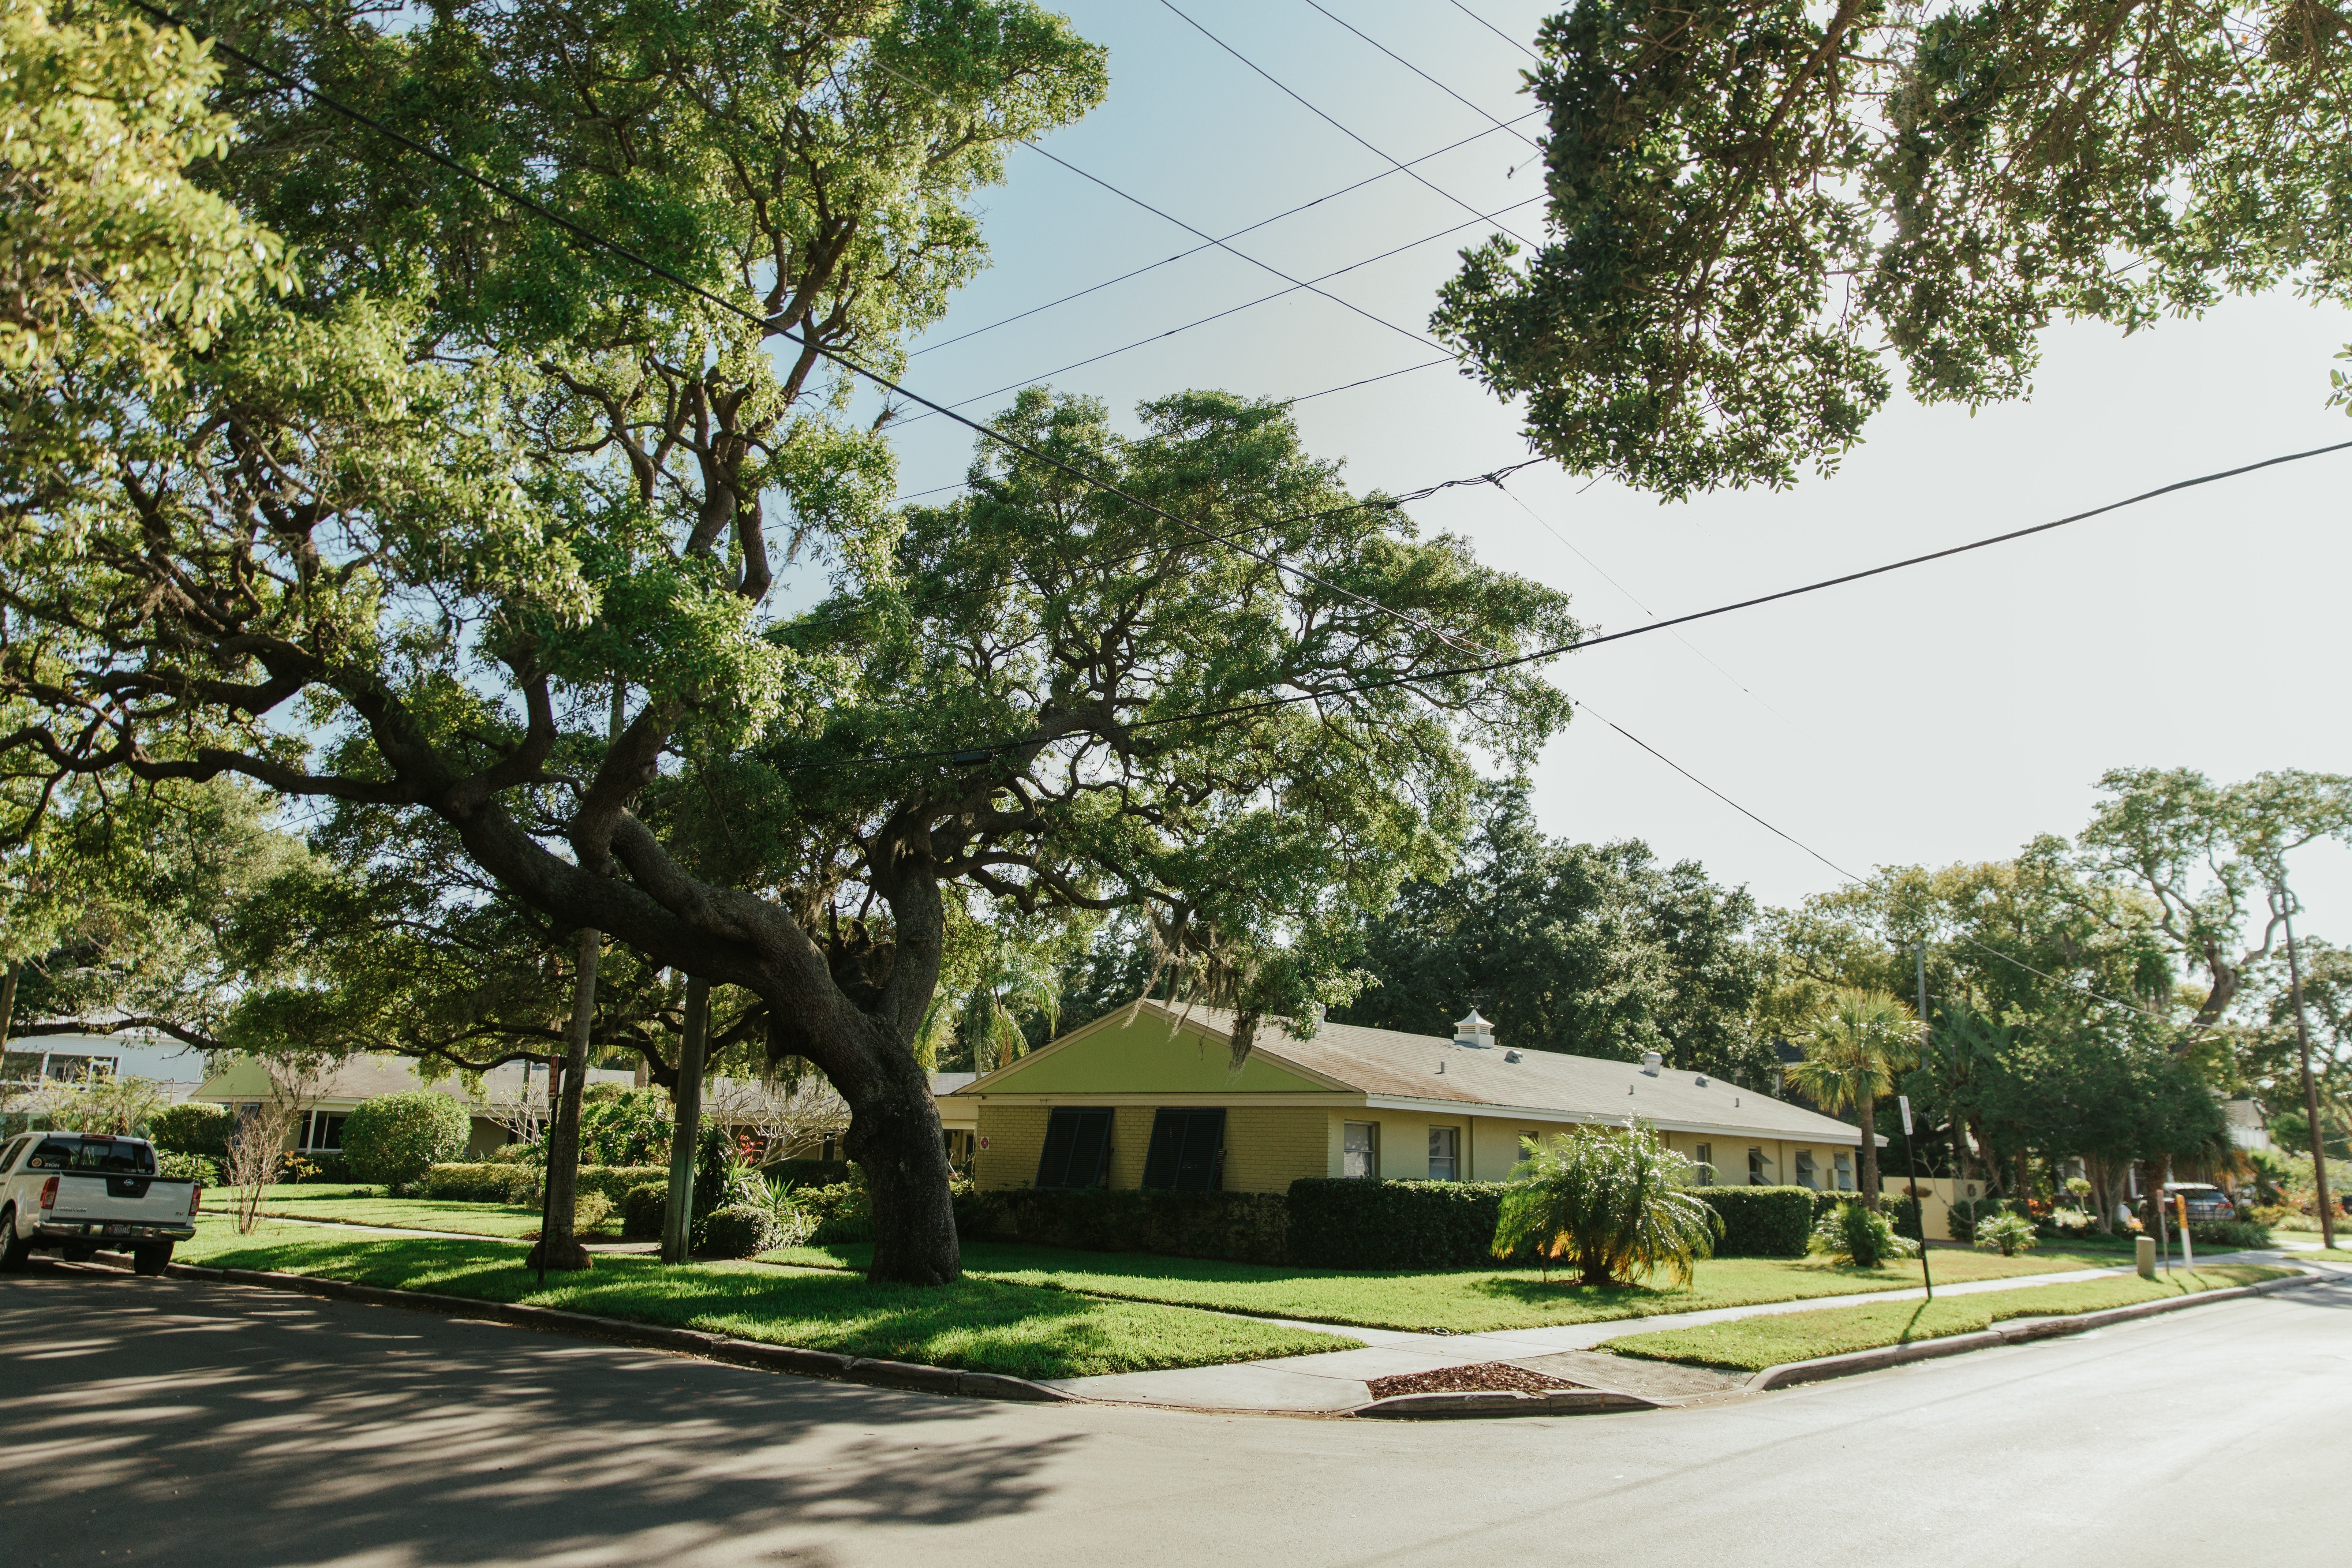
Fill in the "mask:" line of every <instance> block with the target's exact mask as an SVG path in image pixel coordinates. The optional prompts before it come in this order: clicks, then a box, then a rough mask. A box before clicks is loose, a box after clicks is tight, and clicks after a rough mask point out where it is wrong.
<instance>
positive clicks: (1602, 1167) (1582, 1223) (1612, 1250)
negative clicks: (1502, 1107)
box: [1493, 1126, 1723, 1286]
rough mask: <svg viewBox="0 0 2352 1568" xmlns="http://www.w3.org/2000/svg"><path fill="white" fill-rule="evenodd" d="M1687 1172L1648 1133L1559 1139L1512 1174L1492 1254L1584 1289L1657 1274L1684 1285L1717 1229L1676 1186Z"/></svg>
mask: <svg viewBox="0 0 2352 1568" xmlns="http://www.w3.org/2000/svg"><path fill="white" fill-rule="evenodd" d="M1695 1168H1696V1167H1695V1165H1694V1163H1693V1162H1692V1161H1690V1160H1689V1159H1687V1158H1686V1157H1685V1156H1683V1155H1681V1154H1677V1153H1675V1152H1674V1151H1673V1150H1671V1149H1669V1148H1667V1147H1666V1146H1665V1145H1664V1143H1663V1142H1659V1140H1658V1135H1657V1133H1655V1132H1654V1131H1651V1130H1650V1129H1649V1128H1647V1127H1642V1126H1633V1127H1629V1128H1627V1129H1626V1130H1625V1131H1622V1132H1620V1131H1612V1130H1611V1129H1607V1128H1601V1127H1579V1128H1577V1129H1575V1130H1574V1131H1570V1132H1566V1133H1562V1134H1560V1135H1559V1136H1558V1137H1555V1138H1552V1139H1550V1140H1549V1141H1548V1142H1544V1143H1543V1144H1541V1145H1539V1146H1538V1147H1537V1148H1535V1149H1533V1150H1532V1151H1531V1152H1529V1153H1528V1157H1527V1158H1526V1159H1525V1160H1523V1161H1521V1162H1520V1163H1519V1164H1518V1166H1517V1168H1516V1169H1515V1170H1513V1172H1512V1173H1511V1181H1510V1183H1509V1184H1508V1185H1507V1187H1506V1188H1505V1189H1504V1192H1503V1201H1502V1204H1501V1205H1500V1207H1499V1211H1498V1214H1497V1216H1496V1224H1495V1239H1494V1243H1493V1252H1494V1255H1495V1256H1496V1257H1497V1258H1511V1257H1515V1256H1517V1255H1520V1254H1523V1253H1525V1252H1528V1251H1530V1250H1531V1251H1533V1252H1534V1254H1535V1255H1536V1257H1537V1258H1540V1259H1541V1260H1542V1261H1543V1263H1544V1268H1545V1272H1546V1274H1549V1272H1550V1266H1551V1265H1552V1263H1554V1262H1559V1263H1562V1264H1567V1265H1571V1266H1573V1267H1574V1268H1575V1269H1576V1270H1577V1273H1578V1276H1579V1279H1580V1283H1582V1284H1585V1285H1614V1284H1620V1283H1622V1282H1624V1281H1627V1280H1630V1279H1632V1278H1633V1276H1635V1275H1636V1274H1640V1275H1644V1276H1646V1275H1652V1274H1656V1273H1660V1272H1663V1273H1664V1274H1665V1276H1666V1277H1667V1278H1668V1279H1672V1280H1673V1281H1674V1282H1675V1284H1677V1285H1683V1286H1687V1285H1689V1284H1690V1282H1691V1264H1692V1261H1693V1260H1694V1259H1695V1258H1705V1257H1706V1256H1707V1255H1708V1254H1709V1253H1710V1252H1711V1251H1713V1250H1714V1247H1715V1238H1716V1237H1717V1235H1719V1234H1720V1233H1721V1232H1722V1230H1723V1221H1722V1220H1721V1219H1719V1218H1717V1216H1716V1213H1715V1211H1714V1210H1713V1209H1712V1208H1709V1207H1708V1206H1707V1205H1706V1201H1705V1200H1704V1199H1702V1198H1700V1197H1698V1196H1697V1195H1696V1194H1694V1193H1693V1192H1692V1191H1691V1190H1690V1189H1689V1187H1688V1186H1686V1185H1685V1182H1686V1181H1687V1180H1688V1178H1689V1175H1690V1173H1691V1172H1692V1171H1693V1170H1694V1169H1695Z"/></svg>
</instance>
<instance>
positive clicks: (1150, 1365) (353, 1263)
mask: <svg viewBox="0 0 2352 1568" xmlns="http://www.w3.org/2000/svg"><path fill="white" fill-rule="evenodd" d="M175 1257H176V1258H177V1259H178V1260H179V1261H181V1262H184V1263H201V1264H207V1265H210V1266H212V1267H215V1268H257V1269H276V1270H279V1271H281V1272H284V1273H289V1274H304V1275H310V1276H313V1277H316V1278H320V1279H343V1280H349V1281H352V1282H353V1283H357V1284H362V1285H375V1286H380V1287H383V1288H385V1289H401V1290H426V1291H434V1292H437V1293H439V1294H442V1295H448V1296H463V1297H467V1298H468V1299H470V1300H482V1301H516V1302H522V1303H525V1304H527V1305H530V1306H535V1307H556V1308H561V1309H562V1310H566V1311H573V1312H591V1313H594V1314H596V1315H598V1316H600V1317H606V1318H621V1319H625V1320H627V1321H631V1322H641V1323H659V1324H663V1325H666V1326H671V1327H678V1328H690V1329H699V1330H702V1331H705V1332H707V1333H716V1334H731V1335H734V1336H736V1337H738V1338H741V1339H747V1340H761V1341H765V1342H769V1343H772V1344H789V1345H799V1346H802V1347H803V1348H806V1349H810V1350H824V1351H835V1352H839V1353H841V1354H844V1355H860V1356H875V1357H879V1358H884V1359H887V1360H891V1361H912V1362H922V1363H929V1364H930V1365H933V1366H952V1367H961V1368H965V1369H967V1370H970V1371H973V1372H999V1373H1010V1374H1012V1375H1013V1376H1015V1377H1031V1378H1051V1377H1084V1376H1090V1375H1094V1374H1097V1373H1118V1372H1153V1371H1159V1370H1161V1369H1164V1368H1168V1367H1183V1366H1213V1365H1217V1364H1220V1363H1226V1362H1236V1361H1256V1360H1262V1359H1265V1358H1267V1357H1273V1356H1290V1355H1307V1354H1311V1353H1314V1352H1318V1351H1338V1350H1353V1349H1356V1348H1358V1346H1359V1344H1360V1342H1359V1341H1356V1340H1352V1339H1346V1338H1342V1337H1340V1336H1338V1335H1333V1334H1321V1333H1315V1332H1311V1331H1306V1330H1298V1329H1284V1328H1276V1327H1275V1326H1273V1325H1270V1324H1265V1323H1253V1322H1249V1321H1245V1320H1243V1319H1237V1318H1225V1317H1218V1316H1216V1315H1214V1314H1212V1313H1208V1312H1197V1311H1189V1310H1183V1309H1181V1308H1173V1307H1163V1306H1152V1305H1146V1304H1142V1303H1137V1302H1128V1301H1100V1300H1091V1299H1089V1298H1087V1297H1083V1296H1077V1295H1074V1294H1072V1293H1071V1292H1069V1291H1066V1290H1049V1289H1040V1288H1038V1287H1035V1286H1027V1285H1019V1284H1010V1283H1006V1282H1004V1281H1001V1280H996V1279H963V1280H961V1281H960V1282H959V1283H957V1284H955V1285H952V1286H950V1287H948V1288H946V1289H917V1288H915V1287H912V1286H893V1285H868V1284H867V1283H866V1281H865V1280H864V1279H862V1278H860V1277H858V1276H856V1275H853V1274H846V1273H843V1272H840V1271H838V1270H822V1271H820V1270H806V1269H787V1268H771V1267H768V1266H765V1265H762V1264H756V1263H737V1262H729V1263H689V1264H684V1265H680V1266H677V1267H670V1266H666V1265H664V1264H662V1263H660V1262H659V1261H658V1260H656V1259H654V1258H647V1257H641V1256H635V1255H625V1256H615V1255H611V1254H607V1255H605V1256H603V1257H600V1258H597V1259H596V1266H595V1267H594V1268H593V1269H591V1270H589V1271H588V1272H586V1273H584V1274H569V1275H567V1274H551V1275H549V1276H548V1280H547V1288H546V1289H539V1288H538V1285H537V1276H536V1275H535V1273H534V1272H533V1271H532V1270H530V1269H528V1268H524V1267H523V1266H522V1255H521V1254H520V1253H519V1252H518V1251H517V1250H516V1249H515V1248H513V1247H507V1246H503V1245H500V1244H498V1243H495V1242H489V1241H454V1240H446V1239H443V1238H438V1237H415V1238H410V1237H352V1238H349V1239H345V1238H341V1237H332V1236H322V1235H321V1234H320V1232H319V1231H317V1230H315V1229H305V1228H302V1227H299V1226H289V1225H282V1224H280V1225H273V1224H270V1223H268V1222H264V1223H263V1224H261V1225H259V1226H256V1227H255V1229H254V1231H253V1233H252V1234H251V1235H249V1236H239V1235H238V1234H237V1233H236V1227H235V1226H233V1225H232V1224H230V1223H229V1222H228V1221H227V1220H226V1219H222V1218H215V1217H214V1216H211V1215H205V1216H204V1217H203V1218H202V1219H201V1220H199V1221H198V1224H197V1231H196V1236H195V1238H194V1240H193V1241H184V1242H182V1243H181V1244H180V1246H179V1249H178V1251H177V1253H176V1254H175Z"/></svg>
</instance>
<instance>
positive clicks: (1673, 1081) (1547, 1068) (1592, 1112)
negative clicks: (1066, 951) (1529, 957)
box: [1144, 1002, 1862, 1144]
mask: <svg viewBox="0 0 2352 1568" xmlns="http://www.w3.org/2000/svg"><path fill="white" fill-rule="evenodd" d="M1144 1006H1145V1008H1146V1009H1147V1010H1150V1011H1152V1012H1156V1013H1159V1014H1160V1015H1161V1016H1165V1017H1171V1018H1172V1017H1181V1018H1183V1019H1185V1020H1187V1021H1188V1022H1190V1023H1192V1024H1194V1025H1196V1026H1200V1027H1202V1028H1204V1029H1206V1030H1208V1031H1209V1032H1210V1033H1212V1034H1215V1035H1223V1036H1227V1037H1230V1035H1231V1032H1232V1029H1233V1020H1234V1015H1233V1014H1232V1013H1231V1012H1229V1011H1227V1010H1225V1009H1223V1008H1219V1007H1169V1006H1164V1005H1160V1004H1157V1003H1150V1002H1147V1003H1145V1004H1144ZM1254 1048H1255V1049H1256V1050H1258V1051H1261V1052H1264V1053H1265V1055H1266V1056H1268V1057H1270V1058H1274V1059H1276V1060H1277V1061H1281V1062H1286V1063H1289V1064H1290V1065H1292V1066H1294V1067H1298V1068H1305V1069H1307V1071H1308V1072H1311V1073H1316V1074H1318V1075H1320V1076H1322V1077H1323V1078H1326V1079H1330V1080H1332V1081H1334V1082H1336V1083H1340V1084H1344V1085H1346V1086H1347V1087H1348V1088H1349V1089H1360V1090H1361V1091H1362V1092H1364V1093H1366V1094H1370V1095H1375V1096H1380V1097H1383V1098H1391V1099H1409V1100H1438V1101H1448V1102H1452V1103H1455V1104H1461V1105H1492V1106H1497V1107H1509V1108H1512V1109H1517V1110H1551V1111H1558V1112H1560V1113H1562V1114H1563V1115H1566V1116H1568V1117H1571V1118H1573V1119H1575V1120H1578V1121H1623V1120H1624V1119H1625V1118H1626V1117H1627V1116H1629V1115H1632V1116H1639V1117H1640V1118H1641V1119H1642V1120H1643V1121H1649V1122H1652V1123H1654V1124H1656V1125H1659V1126H1664V1127H1672V1128H1676V1129H1696V1130H1703V1131H1704V1130H1719V1131H1725V1132H1738V1133H1753V1134H1757V1135H1760V1136H1767V1137H1773V1138H1796V1139H1811V1140H1813V1141H1815V1142H1823V1143H1856V1144H1858V1143H1860V1142H1861V1141H1862V1134H1861V1132H1860V1131H1859V1130H1858V1129H1857V1128H1855V1127H1854V1126H1853V1125H1852V1124H1851V1123H1848V1122H1843V1121H1837V1120H1835V1119H1834V1118H1832V1117H1827V1116H1823V1115H1822V1114H1820V1113H1819V1112H1817V1111H1812V1110H1805V1109H1803V1108H1802V1107H1801V1106H1795V1105H1790V1103H1788V1102H1787V1101H1786V1100H1775V1099H1774V1098H1772V1097H1771V1096H1770V1095H1769V1094H1764V1093H1761V1092H1759V1090H1756V1089H1742V1088H1741V1087H1739V1086H1738V1085H1737V1084H1731V1083H1726V1082H1724V1081H1723V1080H1722V1079H1712V1080H1710V1079H1707V1078H1706V1076H1704V1075H1703V1074H1699V1073H1693V1072H1678V1071H1676V1070H1675V1069H1674V1068H1659V1069H1658V1071H1657V1072H1656V1073H1655V1074H1651V1073H1647V1072H1644V1071H1643V1069H1642V1067H1641V1065H1640V1064H1639V1063H1637V1062H1620V1061H1608V1060H1604V1059H1602V1058H1598V1057H1572V1056H1569V1055H1567V1054H1566V1053H1564V1052H1560V1051H1538V1050H1513V1049H1511V1048H1510V1044H1509V1042H1508V1041H1507V1040H1498V1041H1497V1042H1496V1045H1495V1046H1493V1047H1473V1046H1460V1045H1456V1044H1454V1042H1453V1041H1452V1040H1448V1039H1441V1038H1439V1037H1436V1036H1434V1035H1408V1034H1404V1033H1402V1032H1401V1031H1398V1030H1395V1029H1367V1028H1364V1027H1362V1026H1359V1025H1355V1024H1329V1023H1327V1024H1325V1025H1323V1026H1321V1027H1320V1028H1318V1029H1317V1030H1316V1031H1315V1034H1314V1036H1313V1037H1312V1038H1309V1039H1304V1040H1301V1039H1294V1038H1293V1037H1291V1036H1289V1035H1288V1034H1286V1033H1285V1032H1284V1029H1283V1020H1280V1019H1274V1018H1269V1019H1267V1020H1265V1022H1264V1023H1262V1024H1261V1025H1260V1026H1258V1032H1257V1037H1256V1043H1255V1047H1254ZM1514 1057H1516V1058H1517V1060H1514V1059H1512V1058H1514ZM1440 1063H1443V1064H1444V1069H1445V1070H1444V1071H1443V1072H1440V1071H1439V1070H1438V1066H1439V1064H1440ZM1629 1091H1630V1092H1629Z"/></svg>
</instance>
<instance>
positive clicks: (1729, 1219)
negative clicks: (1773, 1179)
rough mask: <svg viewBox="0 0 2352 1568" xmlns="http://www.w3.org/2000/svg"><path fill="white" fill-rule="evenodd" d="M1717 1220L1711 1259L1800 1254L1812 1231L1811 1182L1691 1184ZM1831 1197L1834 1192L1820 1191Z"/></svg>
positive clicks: (1813, 1195) (1797, 1256) (1813, 1197)
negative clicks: (1717, 1233)
mask: <svg viewBox="0 0 2352 1568" xmlns="http://www.w3.org/2000/svg"><path fill="white" fill-rule="evenodd" d="M1691 1190H1692V1191H1693V1192H1695V1193H1696V1194H1698V1195H1699V1196H1700V1197H1701V1198H1703V1199H1704V1200H1706V1205H1707V1206H1708V1207H1709V1208H1711V1209H1713V1210H1714V1211H1715V1212H1716V1215H1717V1217H1719V1218H1720V1219H1721V1220H1722V1221H1723V1235H1722V1237H1721V1238H1720V1239H1718V1240H1717V1242H1716V1244H1715V1255H1716V1256H1717V1258H1802V1257H1803V1256H1805V1243H1806V1242H1807V1241H1809V1240H1810V1239H1811V1237H1812V1234H1813V1200H1814V1199H1815V1198H1816V1197H1818V1196H1822V1195H1824V1194H1817V1193H1815V1192H1814V1191H1813V1190H1812V1189H1811V1187H1694V1188H1692V1189H1691ZM1826 1195H1827V1196H1829V1197H1830V1198H1831V1199H1832V1201H1834V1199H1835V1198H1836V1196H1837V1194H1826Z"/></svg>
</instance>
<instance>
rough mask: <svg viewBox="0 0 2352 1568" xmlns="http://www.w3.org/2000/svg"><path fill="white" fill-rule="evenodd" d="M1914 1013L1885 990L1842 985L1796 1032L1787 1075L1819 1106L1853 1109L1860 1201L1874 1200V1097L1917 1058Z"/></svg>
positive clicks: (1882, 1093) (1871, 1202) (1890, 1088)
mask: <svg viewBox="0 0 2352 1568" xmlns="http://www.w3.org/2000/svg"><path fill="white" fill-rule="evenodd" d="M1919 1033H1920V1031H1919V1016H1918V1015H1917V1014H1916V1013H1914V1012H1912V1011H1911V1009H1910V1008H1909V1007H1907V1006H1906V1005H1904V1003H1903V1002H1902V1000H1901V999H1900V998H1898V997H1895V996H1891V995H1889V994H1886V993H1885V992H1884V991H1864V990H1859V989H1856V988H1854V987H1852V986H1845V985H1841V986H1839V987H1838V988H1837V989H1836V990H1834V991H1832V992H1831V993H1830V995H1829V1000H1827V1001H1826V1002H1824V1003H1822V1005H1821V1006H1820V1008H1819V1009H1817V1010H1816V1011H1815V1012H1814V1014H1813V1016H1812V1017H1811V1019H1809V1020H1808V1021H1807V1026H1806V1027H1805V1029H1804V1030H1803V1031H1802V1032H1801V1035H1800V1040H1801V1044H1802V1045H1803V1046H1804V1047H1805V1059H1804V1060H1803V1061H1801V1062H1797V1063H1794V1064H1792V1065H1791V1066H1790V1068H1789V1077H1790V1078H1791V1079H1794V1080H1795V1081H1796V1084H1797V1087H1798V1088H1799V1089H1803V1090H1804V1091H1805V1092H1806V1093H1807V1094H1809V1095H1811V1097H1812V1099H1813V1101H1814V1103H1815V1104H1817V1105H1819V1106H1820V1107H1821V1108H1822V1110H1826V1111H1829V1112H1831V1113H1832V1114H1835V1113H1836V1112H1838V1111H1840V1110H1849V1109H1850V1110H1853V1113H1854V1120H1855V1121H1858V1122H1860V1123H1861V1124H1862V1195H1863V1201H1864V1202H1865V1203H1867V1204H1869V1205H1871V1206H1872V1207H1874V1208H1875V1207H1876V1206H1877V1205H1878V1135H1877V1132H1876V1131H1874V1124H1875V1123H1876V1121H1877V1120H1878V1101H1879V1100H1882V1099H1884V1098H1885V1096H1887V1095H1890V1094H1892V1093H1894V1092H1895V1074H1897V1073H1899V1072H1904V1071H1906V1070H1907V1069H1908V1068H1910V1067H1911V1065H1912V1064H1913V1063H1914V1062H1916V1061H1917V1060H1918V1059H1919Z"/></svg>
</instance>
